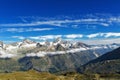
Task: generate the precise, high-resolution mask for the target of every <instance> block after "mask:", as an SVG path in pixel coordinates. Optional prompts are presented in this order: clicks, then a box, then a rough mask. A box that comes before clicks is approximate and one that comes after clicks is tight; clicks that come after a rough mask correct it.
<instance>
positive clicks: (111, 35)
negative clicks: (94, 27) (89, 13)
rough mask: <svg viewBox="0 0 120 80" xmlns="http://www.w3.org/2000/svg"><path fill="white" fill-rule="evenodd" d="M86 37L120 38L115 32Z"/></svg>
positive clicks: (119, 34)
mask: <svg viewBox="0 0 120 80" xmlns="http://www.w3.org/2000/svg"><path fill="white" fill-rule="evenodd" d="M86 37H88V38H96V37H103V38H109V37H120V33H115V32H107V33H95V34H89V35H86Z"/></svg>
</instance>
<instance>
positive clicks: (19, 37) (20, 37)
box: [12, 36, 25, 39]
mask: <svg viewBox="0 0 120 80" xmlns="http://www.w3.org/2000/svg"><path fill="white" fill-rule="evenodd" d="M12 38H17V39H25V37H23V36H12Z"/></svg>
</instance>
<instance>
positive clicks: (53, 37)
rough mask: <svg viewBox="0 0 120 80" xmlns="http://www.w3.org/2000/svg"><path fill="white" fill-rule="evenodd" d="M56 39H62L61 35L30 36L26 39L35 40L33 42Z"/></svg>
mask: <svg viewBox="0 0 120 80" xmlns="http://www.w3.org/2000/svg"><path fill="white" fill-rule="evenodd" d="M58 37H62V35H44V36H31V37H28V38H30V39H35V40H48V39H55V38H58Z"/></svg>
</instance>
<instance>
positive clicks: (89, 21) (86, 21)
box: [0, 16, 120, 28]
mask: <svg viewBox="0 0 120 80" xmlns="http://www.w3.org/2000/svg"><path fill="white" fill-rule="evenodd" d="M36 19H37V18H36ZM22 21H24V22H18V23H6V24H2V23H1V24H0V26H1V27H3V26H4V27H27V26H28V27H29V26H41V25H51V26H58V27H69V26H70V25H71V27H73V28H74V27H75V28H76V27H78V25H81V24H82V25H101V26H109V25H112V24H113V23H120V17H119V16H117V17H113V16H109V17H107V18H106V17H94V18H89V17H88V18H79V19H78V18H77V19H57V18H55V19H49V20H35V19H34V20H31V21H27V20H25V19H22Z"/></svg>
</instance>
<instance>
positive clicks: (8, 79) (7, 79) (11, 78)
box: [0, 70, 120, 80]
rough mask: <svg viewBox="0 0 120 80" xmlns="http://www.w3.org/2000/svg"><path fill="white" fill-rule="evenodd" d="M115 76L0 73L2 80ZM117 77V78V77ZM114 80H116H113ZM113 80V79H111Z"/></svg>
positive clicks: (92, 79)
mask: <svg viewBox="0 0 120 80" xmlns="http://www.w3.org/2000/svg"><path fill="white" fill-rule="evenodd" d="M110 76H113V75H102V78H101V76H100V75H98V74H92V75H88V74H79V73H76V72H68V73H64V74H59V75H58V74H51V73H48V72H37V71H34V70H29V71H25V72H12V73H0V80H106V77H107V79H108V78H109V77H110ZM116 76H117V77H116ZM113 78H114V79H113ZM119 78H120V75H119V74H118V75H114V76H113V77H112V80H119ZM110 80H111V78H110Z"/></svg>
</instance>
